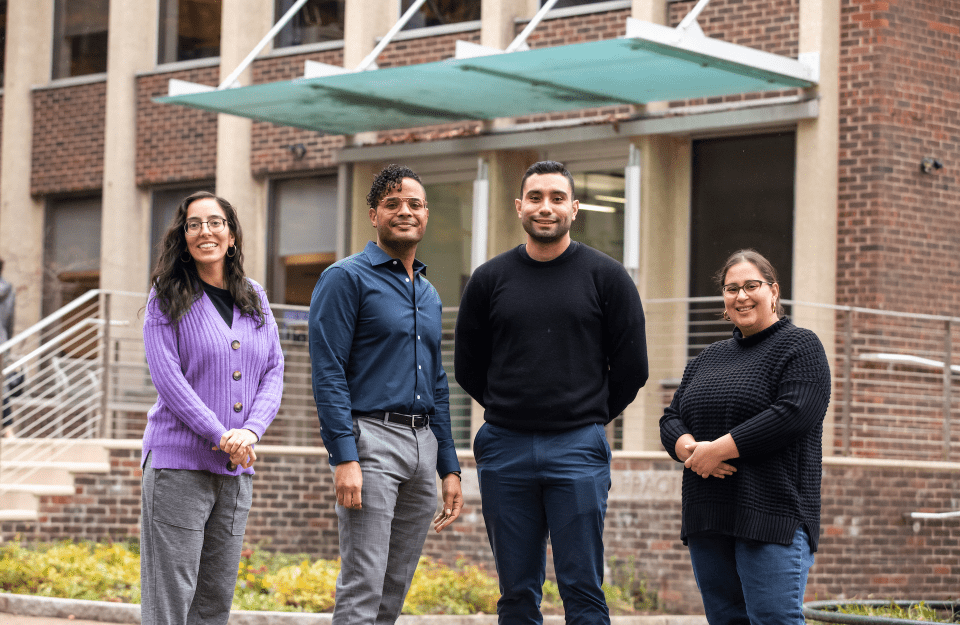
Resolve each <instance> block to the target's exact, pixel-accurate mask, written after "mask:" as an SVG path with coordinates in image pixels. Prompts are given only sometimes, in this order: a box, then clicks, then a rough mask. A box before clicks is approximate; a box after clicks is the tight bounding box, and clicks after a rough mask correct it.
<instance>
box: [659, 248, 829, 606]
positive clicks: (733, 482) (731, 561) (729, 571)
mask: <svg viewBox="0 0 960 625" xmlns="http://www.w3.org/2000/svg"><path fill="white" fill-rule="evenodd" d="M717 282H718V284H719V285H720V288H721V292H722V293H723V303H724V313H723V317H724V319H728V320H729V321H732V322H733V324H734V325H735V326H736V328H735V329H734V331H733V337H732V338H730V339H727V340H725V341H718V342H716V343H714V344H713V345H711V346H709V347H708V348H707V349H705V350H704V351H703V352H702V353H701V354H700V355H699V356H697V357H696V358H694V359H693V360H691V361H690V362H689V363H688V364H687V368H686V370H685V371H684V373H683V379H682V381H681V382H680V386H679V388H677V392H676V394H675V395H674V397H673V401H672V402H671V403H670V406H668V407H667V408H666V410H665V411H664V414H663V417H662V418H661V419H660V440H661V442H662V443H663V446H664V449H666V450H667V452H668V453H669V454H670V455H671V456H673V458H674V459H675V460H677V461H679V462H683V463H684V467H685V468H684V471H683V521H682V526H681V529H680V537H681V539H682V540H683V542H684V544H686V545H687V546H688V547H689V549H690V560H691V562H692V564H693V572H694V575H695V577H696V579H697V585H698V586H699V588H700V593H701V595H702V597H703V605H704V610H705V611H706V614H707V620H708V621H709V622H710V623H711V625H718V624H748V623H749V624H753V625H758V624H761V623H762V624H763V625H770V624H776V623H790V624H798V623H803V622H804V620H803V615H802V613H801V611H802V604H803V594H804V589H805V588H806V583H807V572H808V570H809V569H810V566H811V565H812V564H813V552H815V551H816V550H817V541H818V538H819V535H820V472H821V458H822V448H821V437H822V434H823V417H824V415H825V414H826V411H827V404H828V403H829V400H830V367H829V365H828V363H827V356H826V353H825V352H824V349H823V345H822V344H821V343H820V340H819V339H818V338H817V336H816V335H815V334H814V333H813V332H811V331H809V330H805V329H803V328H798V327H797V326H795V325H793V324H792V323H791V322H790V320H789V319H787V318H785V317H784V316H783V315H784V313H783V306H782V305H781V304H780V285H779V284H777V277H776V272H775V270H774V268H773V266H772V265H771V264H770V262H769V261H767V259H766V258H764V257H763V256H761V255H760V254H759V253H757V252H755V251H753V250H741V251H738V252H736V253H734V254H733V255H732V256H730V258H729V259H728V260H727V262H726V264H724V266H723V268H722V269H721V270H720V271H719V272H718V273H717Z"/></svg>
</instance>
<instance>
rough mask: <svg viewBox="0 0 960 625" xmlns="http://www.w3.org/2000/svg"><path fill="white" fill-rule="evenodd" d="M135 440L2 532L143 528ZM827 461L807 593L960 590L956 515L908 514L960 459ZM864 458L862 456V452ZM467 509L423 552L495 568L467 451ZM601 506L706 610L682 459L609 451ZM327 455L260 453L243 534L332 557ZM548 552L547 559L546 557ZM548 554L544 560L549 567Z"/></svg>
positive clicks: (925, 506) (625, 547)
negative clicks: (102, 469)
mask: <svg viewBox="0 0 960 625" xmlns="http://www.w3.org/2000/svg"><path fill="white" fill-rule="evenodd" d="M139 456H140V452H139V450H124V449H115V450H112V451H111V452H110V464H111V471H110V473H108V474H82V475H78V476H77V480H76V494H75V495H73V496H69V497H43V498H41V505H40V520H39V522H32V523H26V522H16V523H14V522H7V523H0V538H3V539H4V540H7V539H11V538H13V537H14V536H15V535H17V534H19V535H20V536H21V537H22V538H23V539H24V540H27V541H38V540H43V541H49V540H59V539H82V538H88V539H94V540H109V539H115V540H120V539H124V538H127V537H136V536H138V535H139V513H140V469H139ZM841 462H842V461H835V462H833V463H831V462H829V461H828V462H827V463H826V466H825V467H824V478H823V504H824V505H823V513H822V536H821V539H820V551H819V553H818V554H817V562H816V564H815V565H814V568H813V569H812V571H811V575H810V581H809V584H808V587H807V598H808V600H812V599H814V598H818V599H827V598H843V597H845V598H855V597H859V598H866V597H867V596H869V595H873V596H875V597H879V598H887V597H894V596H897V597H901V598H903V597H907V598H924V599H947V598H951V597H952V598H956V589H957V588H960V519H951V520H942V521H919V522H913V521H911V520H908V519H906V518H905V517H904V515H905V514H909V513H910V512H914V511H936V512H940V511H945V510H951V509H957V508H958V507H960V499H958V495H957V493H960V469H958V468H957V467H956V466H953V468H952V469H951V470H947V469H946V468H944V469H936V468H929V469H920V468H910V467H902V466H901V467H882V466H869V465H867V464H865V463H860V464H854V465H849V466H848V465H845V464H841ZM866 462H869V461H866ZM462 464H463V467H464V469H466V479H465V481H464V494H465V501H466V505H465V508H464V511H463V514H462V516H461V518H460V520H458V521H457V522H456V523H455V524H454V525H452V526H451V527H450V529H449V530H446V531H444V532H443V533H441V534H439V535H437V534H434V533H431V534H430V535H429V537H428V538H427V543H426V547H425V550H424V553H425V554H426V555H429V556H432V557H434V558H440V559H442V560H444V561H445V562H452V561H454V560H455V559H456V558H457V557H458V556H459V555H463V556H464V557H466V558H467V559H468V560H469V561H471V562H475V563H484V564H485V565H486V566H487V568H488V570H491V571H492V570H494V568H493V562H492V557H491V554H490V549H489V546H488V543H487V539H486V533H485V530H484V527H483V519H482V515H481V510H480V500H479V495H478V492H477V485H476V481H475V479H476V478H475V474H473V473H472V472H471V471H470V470H469V469H471V468H472V467H474V466H475V465H474V464H473V462H472V460H469V459H468V460H464V461H463V462H462ZM612 469H613V483H614V486H613V489H612V490H611V493H610V502H609V507H608V511H607V518H606V533H605V536H604V538H605V542H606V545H607V554H606V555H607V559H608V561H609V560H610V558H613V557H615V558H617V559H618V560H619V561H620V562H633V563H634V565H635V566H636V570H637V574H638V576H639V577H642V578H644V579H646V580H647V584H648V587H649V588H650V589H652V590H655V591H656V592H657V593H658V595H659V597H660V599H661V600H662V602H663V603H664V604H665V605H666V606H667V608H668V609H670V610H673V611H679V612H690V613H695V612H700V611H701V610H702V608H701V604H700V598H699V594H698V593H697V589H696V583H695V581H694V579H693V574H692V572H691V569H690V562H689V558H688V556H687V551H686V548H685V547H684V546H683V545H682V544H681V543H680V540H679V535H680V501H679V483H680V480H679V477H680V472H679V465H678V464H676V463H674V462H673V461H671V460H667V459H662V460H660V459H615V460H614V462H613V466H612ZM332 475H333V474H332V472H331V471H330V468H329V466H328V465H327V460H326V457H325V456H322V455H319V454H318V455H316V456H309V457H308V456H280V455H276V454H271V453H264V454H263V457H262V459H261V461H260V462H259V463H258V465H257V477H256V478H255V482H254V484H255V487H254V500H253V509H252V511H251V513H250V519H249V522H248V525H247V533H246V539H247V540H248V541H249V542H250V543H260V544H262V545H263V546H264V547H266V548H269V549H276V550H280V551H286V552H294V553H298V552H306V553H310V554H313V555H315V556H317V557H324V558H335V557H336V556H337V553H338V548H337V521H336V513H335V512H334V509H333V505H334V498H333V496H332V493H333V482H332ZM548 563H549V559H548ZM549 566H551V565H550V564H548V567H549Z"/></svg>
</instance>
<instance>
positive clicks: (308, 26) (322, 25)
mask: <svg viewBox="0 0 960 625" xmlns="http://www.w3.org/2000/svg"><path fill="white" fill-rule="evenodd" d="M295 2H296V0H277V4H276V11H275V21H279V20H280V18H281V17H283V16H284V15H285V14H286V12H287V10H288V9H290V7H291V6H293V4H294V3H295ZM343 5H344V0H310V1H309V2H307V3H306V4H305V5H303V6H302V7H301V8H300V10H299V11H297V13H296V15H294V16H293V18H292V19H291V20H290V22H288V23H287V25H286V26H284V27H283V29H282V30H281V31H280V33H279V34H278V35H277V38H276V39H275V40H274V45H275V46H276V47H278V48H284V47H287V46H299V45H302V44H305V43H319V42H321V41H338V40H340V39H343V13H344V9H343Z"/></svg>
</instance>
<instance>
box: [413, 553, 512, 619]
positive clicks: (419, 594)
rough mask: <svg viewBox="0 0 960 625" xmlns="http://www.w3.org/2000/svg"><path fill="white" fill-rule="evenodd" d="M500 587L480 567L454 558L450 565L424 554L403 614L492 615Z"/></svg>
mask: <svg viewBox="0 0 960 625" xmlns="http://www.w3.org/2000/svg"><path fill="white" fill-rule="evenodd" d="M499 598H500V586H499V585H498V583H497V580H495V579H494V578H492V577H490V575H488V574H487V572H486V571H485V570H484V569H483V567H480V566H476V565H473V564H467V563H466V562H465V561H463V560H457V562H456V564H455V565H454V566H453V567H452V568H451V567H447V566H444V565H443V564H442V563H440V562H437V561H434V560H431V559H430V558H427V557H421V558H420V564H419V565H418V566H417V572H416V573H414V575H413V581H412V582H411V583H410V592H409V593H408V594H407V599H406V601H405V602H404V604H403V613H404V614H461V615H465V614H477V613H478V612H482V613H485V614H494V613H496V611H497V599H499Z"/></svg>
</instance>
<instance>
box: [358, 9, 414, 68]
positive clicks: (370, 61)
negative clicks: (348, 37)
mask: <svg viewBox="0 0 960 625" xmlns="http://www.w3.org/2000/svg"><path fill="white" fill-rule="evenodd" d="M426 1H427V0H416V1H415V2H414V3H413V4H411V5H410V8H408V9H407V10H406V11H405V12H404V14H403V15H401V16H400V19H398V20H397V23H396V24H394V25H393V28H391V29H390V30H388V31H387V34H386V35H384V36H383V37H382V38H381V39H380V41H379V42H378V43H377V46H376V47H375V48H374V49H373V50H372V51H371V52H370V54H368V55H367V58H365V59H363V60H362V61H360V65H358V66H357V71H358V72H364V71H366V70H368V69H377V65H376V60H377V57H378V56H380V53H381V52H383V49H384V48H386V47H387V46H388V45H390V42H391V41H393V38H394V37H395V36H396V34H397V33H398V32H400V31H401V30H402V29H403V27H404V26H406V25H407V22H409V21H410V18H411V17H413V14H414V13H416V12H417V11H419V10H420V7H421V6H423V3H424V2H426Z"/></svg>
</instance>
